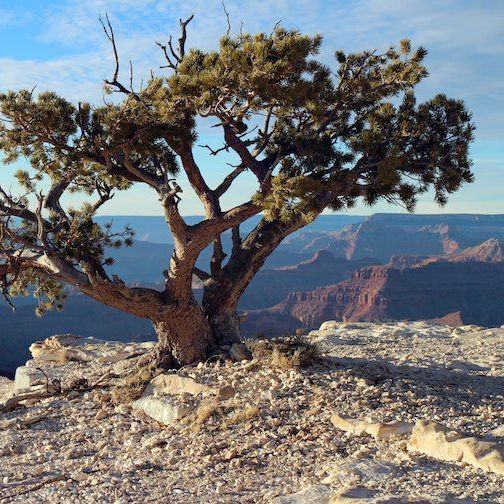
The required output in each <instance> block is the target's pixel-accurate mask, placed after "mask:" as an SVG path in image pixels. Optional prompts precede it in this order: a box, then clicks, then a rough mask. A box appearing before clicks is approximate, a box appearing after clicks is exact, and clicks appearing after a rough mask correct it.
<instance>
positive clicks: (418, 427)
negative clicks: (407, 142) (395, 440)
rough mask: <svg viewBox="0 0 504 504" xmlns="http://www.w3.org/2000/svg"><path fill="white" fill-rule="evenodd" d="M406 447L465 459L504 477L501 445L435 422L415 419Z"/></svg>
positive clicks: (443, 457)
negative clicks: (465, 435) (467, 435)
mask: <svg viewBox="0 0 504 504" xmlns="http://www.w3.org/2000/svg"><path fill="white" fill-rule="evenodd" d="M408 450H410V451H413V452H420V453H423V454H424V455H428V456H430V457H433V458H435V459H438V460H446V461H451V462H465V463H466V464H469V465H472V466H474V467H477V468H479V469H483V470H484V471H488V472H493V473H496V474H500V475H502V476H504V445H502V444H499V443H493V442H490V441H483V440H480V439H478V438H475V437H464V436H463V435H462V434H460V433H458V432H455V431H451V430H450V429H447V428H446V427H445V426H443V425H441V424H439V423H437V422H427V421H423V420H422V421H419V422H417V423H416V424H415V427H414V428H413V431H412V434H411V438H410V439H409V442H408Z"/></svg>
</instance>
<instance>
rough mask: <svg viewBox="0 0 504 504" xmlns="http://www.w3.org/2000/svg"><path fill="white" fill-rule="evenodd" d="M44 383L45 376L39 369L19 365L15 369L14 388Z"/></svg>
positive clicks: (19, 388)
mask: <svg viewBox="0 0 504 504" xmlns="http://www.w3.org/2000/svg"><path fill="white" fill-rule="evenodd" d="M46 384H47V376H46V375H45V374H44V373H43V372H42V371H41V370H40V369H37V368H35V367H31V366H20V367H18V368H17V369H16V375H15V377H14V389H15V390H23V389H28V388H31V387H35V386H37V385H46Z"/></svg>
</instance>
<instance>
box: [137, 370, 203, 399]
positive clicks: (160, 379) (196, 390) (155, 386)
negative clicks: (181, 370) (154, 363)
mask: <svg viewBox="0 0 504 504" xmlns="http://www.w3.org/2000/svg"><path fill="white" fill-rule="evenodd" d="M208 391H210V387H209V386H208V385H205V384H203V383H198V382H197V381H196V380H194V379H193V378H189V377H187V376H179V375H178V374H176V373H167V374H161V375H158V376H156V377H155V378H154V379H152V380H151V382H150V383H149V384H148V385H147V387H146V389H145V392H144V394H145V395H156V396H162V395H180V394H189V395H192V396H197V395H198V394H203V393H204V392H208Z"/></svg>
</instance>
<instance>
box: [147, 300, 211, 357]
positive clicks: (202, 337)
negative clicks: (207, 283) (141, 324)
mask: <svg viewBox="0 0 504 504" xmlns="http://www.w3.org/2000/svg"><path fill="white" fill-rule="evenodd" d="M153 324H154V329H155V331H156V335H157V340H158V343H157V348H156V351H155V359H156V360H157V361H158V362H157V363H158V364H159V365H160V366H162V367H168V366H170V367H171V366H175V367H176V366H182V365H186V364H192V363H194V362H199V361H201V360H204V359H206V358H207V357H208V356H209V355H210V354H211V352H212V350H214V349H215V348H216V346H217V343H216V341H215V338H214V336H213V332H212V329H211V327H210V324H209V323H208V320H207V318H206V316H205V314H204V312H203V310H202V309H201V307H200V306H198V305H197V304H196V303H190V304H185V305H181V306H177V308H176V309H170V310H169V311H167V313H166V314H164V315H163V316H162V317H160V318H159V319H155V320H153Z"/></svg>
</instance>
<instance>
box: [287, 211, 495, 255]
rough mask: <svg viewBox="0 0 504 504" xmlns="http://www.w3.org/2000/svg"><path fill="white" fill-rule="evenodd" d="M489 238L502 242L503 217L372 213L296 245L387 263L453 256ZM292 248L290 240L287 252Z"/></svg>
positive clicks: (305, 249) (293, 242) (294, 243)
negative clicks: (403, 258) (394, 259)
mask: <svg viewBox="0 0 504 504" xmlns="http://www.w3.org/2000/svg"><path fill="white" fill-rule="evenodd" d="M490 238H496V239H501V240H502V239H504V216H502V215H456V214H447V215H411V214H375V215H372V216H370V217H368V218H367V219H366V220H365V221H364V222H362V223H356V224H352V225H350V226H347V227H346V228H345V229H343V230H341V231H338V232H331V233H325V234H324V235H316V234H313V235H312V236H311V240H310V239H308V237H306V236H304V237H303V240H301V241H299V243H298V245H299V247H300V250H303V251H304V252H309V251H310V252H313V251H314V249H317V248H318V249H321V248H324V249H326V250H329V251H331V252H332V253H333V254H334V255H336V256H338V257H346V258H347V259H352V260H357V259H361V258H364V257H375V258H377V259H379V260H380V261H382V262H388V261H389V260H390V258H391V257H392V256H397V255H401V256H432V255H436V256H438V255H445V254H452V253H456V252H459V251H461V250H463V249H466V248H468V247H474V246H477V245H479V244H480V243H482V242H484V241H485V240H488V239H490ZM295 245H296V239H292V240H291V241H290V243H289V250H290V251H294V250H296V249H295Z"/></svg>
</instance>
